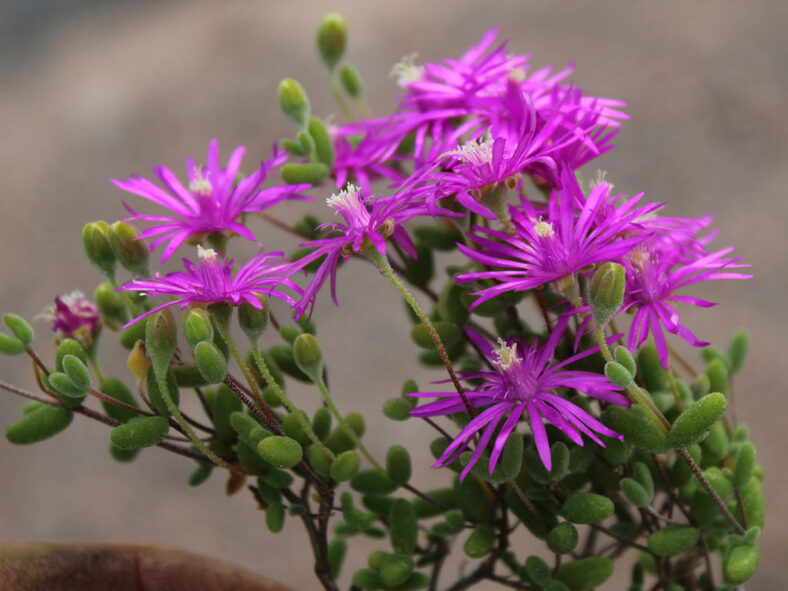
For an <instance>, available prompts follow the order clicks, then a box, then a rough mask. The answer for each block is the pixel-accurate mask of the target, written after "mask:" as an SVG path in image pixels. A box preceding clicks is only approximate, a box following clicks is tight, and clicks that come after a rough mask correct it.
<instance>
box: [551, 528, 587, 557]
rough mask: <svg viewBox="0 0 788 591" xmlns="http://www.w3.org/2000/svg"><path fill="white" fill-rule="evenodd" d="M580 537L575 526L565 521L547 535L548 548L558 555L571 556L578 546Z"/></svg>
mask: <svg viewBox="0 0 788 591" xmlns="http://www.w3.org/2000/svg"><path fill="white" fill-rule="evenodd" d="M579 539H580V536H579V535H578V533H577V530H576V529H575V526H574V525H572V524H571V523H569V522H568V521H564V522H562V523H559V524H558V525H556V526H555V527H554V528H553V529H551V530H550V533H549V534H547V547H548V548H550V550H551V551H552V552H555V553H556V554H569V553H570V552H571V551H572V550H574V549H575V547H576V546H577V542H578V540H579Z"/></svg>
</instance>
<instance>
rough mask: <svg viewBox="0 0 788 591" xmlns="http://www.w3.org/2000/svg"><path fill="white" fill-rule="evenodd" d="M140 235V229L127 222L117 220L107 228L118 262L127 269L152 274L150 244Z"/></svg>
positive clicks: (137, 272) (146, 274)
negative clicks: (140, 238) (149, 257)
mask: <svg viewBox="0 0 788 591" xmlns="http://www.w3.org/2000/svg"><path fill="white" fill-rule="evenodd" d="M139 237H140V232H139V230H137V228H135V227H134V226H132V225H131V224H127V223H126V222H115V223H114V224H112V225H111V226H110V227H109V228H108V230H107V238H108V239H109V245H110V247H111V248H112V252H113V253H115V256H116V257H117V259H118V262H119V263H120V264H121V265H123V267H124V268H125V269H126V270H128V271H131V272H132V273H136V274H137V275H141V276H143V277H145V276H148V275H150V267H149V265H148V245H147V244H145V241H144V240H139Z"/></svg>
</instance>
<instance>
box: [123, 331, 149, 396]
mask: <svg viewBox="0 0 788 591" xmlns="http://www.w3.org/2000/svg"><path fill="white" fill-rule="evenodd" d="M126 367H128V368H129V371H130V372H131V375H133V376H134V377H135V378H136V379H137V384H138V385H139V384H140V383H142V380H144V379H145V377H146V376H147V375H148V370H149V369H150V359H148V356H147V354H146V353H145V343H144V342H143V341H142V339H139V340H138V341H137V342H136V344H135V345H134V348H133V349H132V350H131V352H130V353H129V356H128V358H127V359H126Z"/></svg>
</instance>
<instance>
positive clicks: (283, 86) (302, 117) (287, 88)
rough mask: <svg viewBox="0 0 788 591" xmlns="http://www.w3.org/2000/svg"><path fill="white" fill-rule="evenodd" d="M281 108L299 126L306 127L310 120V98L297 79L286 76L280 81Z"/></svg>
mask: <svg viewBox="0 0 788 591" xmlns="http://www.w3.org/2000/svg"><path fill="white" fill-rule="evenodd" d="M278 94H279V108H280V109H282V112H283V113H284V114H285V115H287V116H288V117H290V119H292V120H293V121H294V122H295V124H296V125H298V126H299V127H306V124H307V121H308V120H309V113H310V106H309V98H308V97H307V96H306V91H305V90H304V87H303V86H301V84H300V83H299V82H298V81H297V80H293V79H292V78H285V79H284V80H282V81H281V82H280V83H279V90H278Z"/></svg>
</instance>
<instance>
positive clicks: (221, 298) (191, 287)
mask: <svg viewBox="0 0 788 591" xmlns="http://www.w3.org/2000/svg"><path fill="white" fill-rule="evenodd" d="M197 254H198V258H199V261H198V262H197V264H194V263H193V262H191V261H190V260H188V259H184V260H183V265H184V267H185V268H186V271H185V272H182V271H179V272H176V273H170V274H168V275H166V276H165V277H159V275H158V274H156V276H155V277H153V278H151V279H135V280H134V281H130V282H129V283H127V284H125V285H123V286H121V287H120V288H118V289H121V290H126V291H137V292H140V293H142V294H143V295H146V296H167V297H169V298H171V299H170V301H168V302H167V303H165V304H162V305H160V306H157V307H156V308H153V309H152V310H150V311H148V312H145V313H144V314H142V315H140V316H138V317H137V318H135V319H134V320H132V321H131V322H129V323H128V324H126V326H130V325H132V324H134V323H135V322H137V321H138V320H141V319H142V318H145V317H146V316H148V315H150V314H153V313H155V312H158V311H159V310H162V309H164V308H167V307H169V306H174V305H176V304H178V305H180V307H181V309H183V308H186V307H187V306H190V305H195V304H196V305H200V304H217V303H226V304H230V305H232V306H238V305H240V304H241V303H243V302H247V303H249V304H251V305H252V306H254V307H255V308H258V309H261V308H262V303H261V302H260V298H259V297H258V296H259V295H265V296H269V297H275V298H279V299H280V300H284V301H285V302H287V303H288V304H290V305H291V306H294V305H295V300H294V299H293V297H292V296H290V295H288V294H287V293H286V292H283V291H281V290H280V289H279V288H280V286H282V285H284V286H286V287H288V288H290V289H292V290H293V291H294V292H296V293H297V294H300V293H301V288H299V287H298V286H297V285H296V284H294V283H292V282H291V281H289V280H287V279H286V278H283V275H284V272H285V270H286V269H287V267H288V262H287V261H285V260H283V259H281V258H279V257H281V256H282V253H281V252H269V253H263V252H262V251H260V253H258V254H257V255H256V256H254V257H253V258H252V259H251V260H249V261H248V262H246V263H245V264H244V265H243V266H241V267H240V268H239V269H238V271H237V272H235V274H233V263H234V261H232V260H228V259H227V257H224V258H223V259H219V256H218V255H217V254H216V251H214V250H212V249H210V248H208V249H205V248H202V247H201V246H198V247H197Z"/></svg>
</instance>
